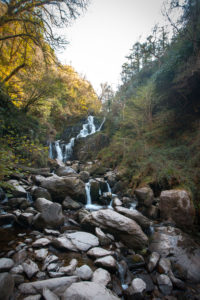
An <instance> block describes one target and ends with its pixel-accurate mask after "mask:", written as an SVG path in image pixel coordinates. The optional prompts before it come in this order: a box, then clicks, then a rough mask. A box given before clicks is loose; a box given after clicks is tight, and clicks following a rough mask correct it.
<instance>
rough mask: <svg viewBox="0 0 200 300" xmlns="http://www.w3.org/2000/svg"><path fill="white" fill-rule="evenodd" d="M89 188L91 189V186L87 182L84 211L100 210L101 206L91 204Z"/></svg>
mask: <svg viewBox="0 0 200 300" xmlns="http://www.w3.org/2000/svg"><path fill="white" fill-rule="evenodd" d="M90 187H91V184H90V181H88V182H87V183H86V184H85V192H86V197H87V204H86V206H85V208H86V209H90V210H98V209H101V208H102V206H100V205H96V204H92V198H91V194H90Z"/></svg>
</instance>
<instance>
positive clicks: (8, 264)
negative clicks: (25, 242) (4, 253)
mask: <svg viewBox="0 0 200 300" xmlns="http://www.w3.org/2000/svg"><path fill="white" fill-rule="evenodd" d="M13 266H14V261H13V260H12V259H11V258H5V257H3V258H0V272H6V271H9V270H10V269H11V268H12V267H13Z"/></svg>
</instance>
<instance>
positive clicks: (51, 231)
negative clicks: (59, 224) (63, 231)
mask: <svg viewBox="0 0 200 300" xmlns="http://www.w3.org/2000/svg"><path fill="white" fill-rule="evenodd" d="M44 232H45V233H46V234H50V235H54V236H58V235H60V231H58V230H52V229H47V228H45V230H44Z"/></svg>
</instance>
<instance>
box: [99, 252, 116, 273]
mask: <svg viewBox="0 0 200 300" xmlns="http://www.w3.org/2000/svg"><path fill="white" fill-rule="evenodd" d="M94 263H95V265H97V266H99V267H103V268H105V269H110V270H116V269H117V262H116V260H115V259H114V258H113V257H112V256H111V255H108V256H104V257H101V258H98V259H96V260H95V262H94Z"/></svg>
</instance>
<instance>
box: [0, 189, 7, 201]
mask: <svg viewBox="0 0 200 300" xmlns="http://www.w3.org/2000/svg"><path fill="white" fill-rule="evenodd" d="M5 198H6V193H5V192H4V191H3V189H2V188H1V187H0V201H3V200H4V199H5Z"/></svg>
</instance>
